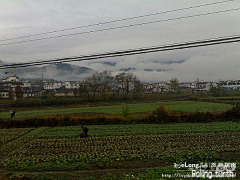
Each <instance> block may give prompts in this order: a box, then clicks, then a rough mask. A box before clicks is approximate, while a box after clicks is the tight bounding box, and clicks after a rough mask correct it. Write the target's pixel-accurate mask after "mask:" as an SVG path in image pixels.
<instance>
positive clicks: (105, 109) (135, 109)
mask: <svg viewBox="0 0 240 180" xmlns="http://www.w3.org/2000/svg"><path fill="white" fill-rule="evenodd" d="M161 105H163V106H166V107H167V109H169V110H172V111H182V112H195V111H200V112H206V111H211V112H222V111H225V110H227V109H229V108H231V107H233V106H232V105H230V104H224V103H212V102H197V101H165V102H164V101H160V102H155V103H137V104H128V108H129V113H143V112H150V111H153V110H154V109H156V108H157V107H159V106H161ZM122 108H123V106H122V105H114V106H98V107H84V108H66V109H52V110H34V111H19V112H17V116H16V118H31V117H38V116H49V115H57V114H77V113H86V112H88V113H106V114H122ZM0 118H10V114H9V113H6V112H5V113H0Z"/></svg>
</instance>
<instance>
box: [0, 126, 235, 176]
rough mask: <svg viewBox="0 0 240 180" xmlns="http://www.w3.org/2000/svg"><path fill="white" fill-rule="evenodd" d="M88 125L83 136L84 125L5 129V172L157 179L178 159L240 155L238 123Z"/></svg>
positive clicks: (210, 159)
mask: <svg viewBox="0 0 240 180" xmlns="http://www.w3.org/2000/svg"><path fill="white" fill-rule="evenodd" d="M88 128H89V138H85V139H82V138H80V137H79V134H80V132H81V127H80V126H69V127H40V128H35V129H33V128H23V129H22V128H19V129H1V130H0V134H1V135H3V136H4V137H5V140H4V142H1V146H0V152H1V153H0V159H1V161H2V167H1V168H2V169H4V170H5V172H4V173H3V174H4V175H11V176H12V177H17V176H20V175H23V176H28V177H31V178H34V179H44V178H45V179H46V178H47V179H48V178H53V179H85V178H88V179H89V178H90V177H92V179H94V178H95V179H100V178H102V179H104V178H105V179H107V178H108V179H114V178H115V179H116V177H118V178H117V179H119V178H120V177H121V178H122V179H131V178H130V177H132V176H134V177H138V178H139V179H147V178H150V177H151V178H153V179H155V178H160V177H159V176H160V174H161V173H160V172H172V171H173V170H174V169H173V168H172V167H173V163H174V162H182V161H184V162H185V161H188V162H192V163H196V162H198V161H200V162H205V161H208V162H215V161H217V162H218V161H230V160H231V162H232V161H239V159H240V124H239V123H234V122H216V123H196V124H191V123H186V124H171V125H162V124H150V125H147V124H131V125H92V126H88ZM16 130H17V131H16ZM17 134H18V135H17ZM9 171H11V174H9V173H8V172H9ZM107 173H110V174H109V175H108V176H107V175H106V174H107Z"/></svg>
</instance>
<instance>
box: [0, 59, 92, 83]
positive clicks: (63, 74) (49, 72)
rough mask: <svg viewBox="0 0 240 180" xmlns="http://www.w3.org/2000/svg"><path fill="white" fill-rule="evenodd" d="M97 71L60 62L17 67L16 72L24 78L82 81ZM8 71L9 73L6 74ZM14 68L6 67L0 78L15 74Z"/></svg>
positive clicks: (0, 72) (0, 73)
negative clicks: (40, 65)
mask: <svg viewBox="0 0 240 180" xmlns="http://www.w3.org/2000/svg"><path fill="white" fill-rule="evenodd" d="M94 72H95V71H94V70H92V69H90V68H87V67H80V66H77V65H72V64H67V63H58V64H50V65H46V66H42V67H37V66H35V67H25V68H17V69H16V74H17V76H18V77H19V78H23V79H39V78H42V76H43V78H44V79H54V80H58V81H80V80H83V79H84V78H85V77H87V76H90V75H91V74H93V73H94ZM6 73H7V74H6ZM13 73H14V70H13V69H6V70H1V71H0V78H3V77H6V76H9V75H13Z"/></svg>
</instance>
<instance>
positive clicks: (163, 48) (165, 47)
mask: <svg viewBox="0 0 240 180" xmlns="http://www.w3.org/2000/svg"><path fill="white" fill-rule="evenodd" d="M236 42H240V36H229V38H214V39H212V40H202V41H191V42H185V43H177V44H176V43H175V44H172V45H162V46H158V47H150V48H139V49H135V50H127V51H116V52H108V53H102V54H95V55H90V56H79V57H75V58H65V59H61V60H59V59H58V60H56V59H53V60H49V61H43V62H39V61H37V62H33V63H21V64H11V65H3V66H0V69H8V68H19V67H28V66H35V65H46V64H53V63H56V62H73V61H86V60H94V59H101V58H109V57H119V56H128V55H138V54H146V53H153V52H161V51H170V50H178V49H189V48H194V47H204V46H212V45H218V44H226V43H236Z"/></svg>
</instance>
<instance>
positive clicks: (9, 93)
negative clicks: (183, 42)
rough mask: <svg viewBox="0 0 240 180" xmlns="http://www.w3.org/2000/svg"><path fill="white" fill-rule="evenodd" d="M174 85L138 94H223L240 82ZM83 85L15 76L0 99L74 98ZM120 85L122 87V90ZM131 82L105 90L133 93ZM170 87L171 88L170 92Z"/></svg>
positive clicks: (1, 87) (150, 86) (3, 85)
mask: <svg viewBox="0 0 240 180" xmlns="http://www.w3.org/2000/svg"><path fill="white" fill-rule="evenodd" d="M175 81H176V82H175V85H172V82H171V80H169V81H162V82H158V83H141V87H142V93H146V94H161V93H178V94H186V93H188V94H192V93H198V92H202V93H208V92H210V90H211V87H215V88H222V89H223V90H224V91H240V80H228V81H219V82H209V81H202V80H201V81H200V80H199V79H196V81H194V82H178V80H177V79H176V78H175ZM81 86H87V84H86V83H85V82H84V81H64V82H63V81H54V80H51V81H46V80H42V81H40V83H38V84H36V83H32V82H31V81H29V80H26V81H24V80H23V79H21V78H19V77H18V76H17V75H16V74H15V73H14V75H12V76H8V77H5V78H2V80H1V82H0V98H1V99H21V98H33V97H41V96H43V95H47V94H51V95H52V96H54V97H76V96H80V94H81V93H79V91H80V87H81ZM123 86H124V87H123ZM135 86H136V84H135V82H131V81H130V82H128V81H126V82H121V83H120V82H115V83H112V84H110V88H109V90H108V91H121V90H122V89H123V88H125V89H126V88H127V90H126V91H128V92H131V91H133V90H134V88H135ZM173 86H175V87H174V89H173Z"/></svg>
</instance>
